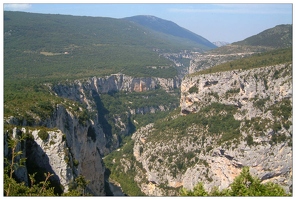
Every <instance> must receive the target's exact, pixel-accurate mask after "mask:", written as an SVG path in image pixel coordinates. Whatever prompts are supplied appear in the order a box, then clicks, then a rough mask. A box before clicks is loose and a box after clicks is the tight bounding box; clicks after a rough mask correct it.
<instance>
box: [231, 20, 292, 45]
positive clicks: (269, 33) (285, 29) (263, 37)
mask: <svg viewBox="0 0 296 200" xmlns="http://www.w3.org/2000/svg"><path fill="white" fill-rule="evenodd" d="M232 44H234V45H250V46H265V47H273V48H286V47H290V46H292V25H291V24H286V25H278V26H275V27H274V28H270V29H267V30H265V31H263V32H261V33H259V34H257V35H254V36H251V37H248V38H246V39H245V40H243V41H239V42H234V43H232Z"/></svg>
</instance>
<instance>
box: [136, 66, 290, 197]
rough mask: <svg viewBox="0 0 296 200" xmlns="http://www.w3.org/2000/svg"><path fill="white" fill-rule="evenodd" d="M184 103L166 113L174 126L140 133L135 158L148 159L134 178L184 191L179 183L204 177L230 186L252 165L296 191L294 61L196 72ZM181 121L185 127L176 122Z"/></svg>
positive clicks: (186, 82) (184, 87)
mask: <svg viewBox="0 0 296 200" xmlns="http://www.w3.org/2000/svg"><path fill="white" fill-rule="evenodd" d="M180 107H181V112H180V113H179V114H175V115H174V116H169V117H167V118H166V119H164V121H163V123H164V126H167V127H166V128H162V129H161V131H160V130H158V129H159V128H158V127H159V126H155V124H149V125H147V126H146V127H143V128H141V129H139V130H138V131H137V132H136V133H135V134H134V135H133V136H132V139H133V140H134V142H135V144H134V149H133V150H134V157H135V159H136V162H137V164H135V166H138V165H139V163H140V164H141V166H142V167H141V170H137V175H136V177H135V179H134V180H135V181H137V182H138V185H139V187H140V188H141V190H142V192H144V193H145V194H147V195H151V196H164V195H178V188H179V187H185V188H187V189H193V187H194V186H195V185H196V184H197V183H199V182H202V183H204V186H205V188H206V190H208V191H210V190H211V189H212V188H213V187H215V186H217V187H218V188H219V189H220V190H222V189H225V188H227V187H229V185H230V184H231V183H232V182H233V180H234V179H235V177H236V176H237V175H238V174H239V173H240V172H241V170H242V167H244V166H248V167H249V168H250V172H251V174H252V175H253V176H256V177H258V178H259V179H261V181H262V183H265V182H269V181H271V182H274V183H277V184H280V185H281V186H282V187H283V188H284V189H285V190H286V192H287V193H288V192H292V184H293V183H292V65H291V64H283V65H276V66H270V67H262V68H257V69H251V70H235V71H227V72H219V73H214V74H204V75H198V76H190V75H189V76H187V77H185V78H184V79H183V81H182V84H181V100H180ZM219 117H220V118H219ZM194 118H196V120H200V121H194ZM189 120H191V121H192V122H193V123H192V124H188V125H184V123H185V122H186V121H189ZM211 120H215V122H211ZM223 120H224V121H226V120H227V123H224V121H223ZM173 123H175V124H180V123H181V124H180V125H183V126H184V127H183V128H182V130H180V129H178V128H171V127H176V125H174V124H173ZM182 123H183V124H182ZM214 123H215V124H214ZM185 124H186V123H185ZM228 125H229V126H231V127H230V128H229V129H225V127H224V126H228ZM214 127H219V128H218V129H214ZM228 131H229V132H232V133H231V134H230V133H229V132H228Z"/></svg>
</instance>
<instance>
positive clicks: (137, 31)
mask: <svg viewBox="0 0 296 200" xmlns="http://www.w3.org/2000/svg"><path fill="white" fill-rule="evenodd" d="M176 38H177V37H175V36H171V37H168V36H167V35H165V34H163V33H156V32H155V31H153V30H151V29H147V28H144V27H142V26H140V25H138V24H135V23H133V22H130V21H127V20H123V19H113V18H104V17H85V16H83V17H82V16H69V15H53V14H36V13H25V12H11V11H5V12H4V75H5V79H6V80H7V79H11V80H15V79H21V80H27V79H40V78H41V79H43V80H45V79H47V80H53V79H59V80H60V79H63V80H64V79H77V78H83V77H90V76H103V75H110V74H112V73H118V72H121V73H123V74H127V75H131V76H138V77H139V76H142V77H145V76H150V77H151V76H157V77H164V78H168V77H175V76H176V75H177V71H176V69H175V65H174V63H173V62H172V61H169V60H168V59H166V58H164V57H162V56H159V53H160V52H165V53H170V52H180V51H181V50H186V49H187V50H190V49H195V48H197V49H208V48H207V47H204V46H202V45H198V44H192V42H191V43H190V44H188V43H186V42H184V41H183V40H181V39H179V40H176ZM151 66H155V67H153V68H152V67H151Z"/></svg>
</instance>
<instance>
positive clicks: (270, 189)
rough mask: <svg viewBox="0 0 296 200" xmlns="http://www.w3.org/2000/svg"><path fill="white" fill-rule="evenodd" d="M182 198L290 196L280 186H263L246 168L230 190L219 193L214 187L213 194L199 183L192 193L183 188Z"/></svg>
mask: <svg viewBox="0 0 296 200" xmlns="http://www.w3.org/2000/svg"><path fill="white" fill-rule="evenodd" d="M180 195H181V196H288V194H286V193H285V190H284V189H283V188H282V187H281V186H280V185H278V184H274V183H270V182H269V183H266V184H262V183H261V182H260V179H258V178H257V177H252V176H251V174H250V172H249V168H248V167H244V168H243V170H242V172H241V173H240V175H239V176H237V177H236V178H235V179H234V181H233V183H232V184H231V185H230V189H224V190H222V191H219V190H218V188H217V187H214V188H213V189H212V191H211V192H207V191H206V190H205V188H204V186H203V183H201V182H200V183H198V184H197V185H196V186H195V187H194V188H193V190H192V191H189V190H186V189H185V188H182V189H181V190H180Z"/></svg>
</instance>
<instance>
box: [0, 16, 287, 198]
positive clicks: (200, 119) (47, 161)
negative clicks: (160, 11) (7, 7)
mask: <svg viewBox="0 0 296 200" xmlns="http://www.w3.org/2000/svg"><path fill="white" fill-rule="evenodd" d="M4 16H5V17H4V18H5V20H4V70H3V71H4V119H3V124H4V134H3V135H4V136H3V137H4V157H5V160H6V162H5V167H6V168H7V167H9V166H11V165H12V164H11V163H13V162H11V161H9V160H10V158H11V156H12V155H13V154H14V151H15V150H17V151H19V152H21V153H20V154H18V155H17V156H16V157H17V159H16V161H20V159H26V163H25V164H24V167H21V168H18V169H16V170H15V171H14V177H15V179H16V180H17V181H16V182H12V183H13V184H14V186H15V187H14V188H21V186H20V185H18V184H20V183H21V182H23V183H24V185H26V186H27V187H28V188H27V189H23V191H22V193H21V189H20V190H17V189H16V190H15V191H14V193H13V191H12V193H13V194H14V195H15V196H18V194H20V195H24V196H27V195H28V194H31V193H32V190H31V189H32V188H33V187H32V185H31V183H30V178H31V176H32V174H33V173H36V176H35V179H36V180H37V182H38V183H42V181H43V180H44V178H43V174H44V173H47V172H49V173H51V174H52V176H51V177H50V178H49V182H50V187H53V190H52V191H51V190H50V189H48V192H49V195H51V196H52V195H68V196H84V195H85V194H87V195H90V196H106V195H115V196H121V195H127V196H180V191H181V189H182V188H185V189H188V190H192V189H193V188H194V186H195V185H197V184H198V183H200V182H201V183H203V184H204V186H205V189H206V190H207V191H211V190H212V189H213V188H214V187H218V189H219V190H223V189H227V188H229V187H230V185H231V183H232V182H233V181H234V180H235V177H237V176H238V175H239V174H240V173H241V172H242V169H243V167H249V168H250V172H251V174H252V175H253V176H256V177H258V178H259V179H260V181H261V182H262V183H266V182H272V183H275V184H278V185H280V186H281V187H282V188H283V190H284V191H285V193H286V194H287V195H291V194H292V186H293V182H292V136H293V133H292V96H293V95H292V68H293V63H292V35H291V31H292V29H291V27H292V26H291V25H281V26H277V27H275V28H273V29H270V30H266V31H264V32H262V33H260V34H258V35H257V37H255V36H252V37H250V38H247V39H245V40H244V41H241V42H237V43H233V44H227V45H225V46H222V47H219V48H218V47H217V46H215V45H214V44H212V43H211V42H209V41H208V40H207V39H205V38H203V37H201V36H199V35H197V34H194V33H192V32H190V31H187V30H186V29H184V28H182V27H179V26H178V25H177V24H175V23H173V22H169V21H166V20H162V19H160V18H157V17H153V16H134V17H131V18H123V19H112V18H102V17H78V16H68V15H49V14H35V13H25V12H4ZM26 19H30V20H31V21H30V23H27V22H26ZM151 20H152V21H153V22H154V26H150V25H151V23H150V22H151ZM41 24H42V25H41ZM31 26H32V27H37V26H39V27H40V26H41V28H39V29H38V30H37V29H32V28H30V27H31ZM77 27H78V28H77ZM161 27H167V29H162V28H161ZM116 33H120V34H116ZM271 33H273V34H271ZM49 36H50V37H49ZM69 36H71V37H69ZM275 38H277V39H278V38H280V40H281V41H282V43H281V44H283V45H282V46H281V45H280V44H279V43H275V45H274V46H273V45H272V43H271V42H266V41H271V40H274V39H275ZM23 137H24V138H25V139H22V138H23ZM11 141H19V143H18V144H16V146H14V148H13V147H11ZM9 163H10V164H9ZM8 171H9V170H8ZM8 174H9V173H7V174H6V175H5V180H7V181H12V179H13V178H12V177H9V176H8ZM13 180H14V179H13ZM12 183H10V184H12ZM7 187H10V185H9V186H8V183H7V184H6V185H5V189H6V190H7ZM30 187H31V189H30ZM48 188H49V187H48ZM121 190H122V191H121ZM26 192H27V193H26ZM30 192H31V193H30ZM50 192H52V193H50ZM6 194H7V193H6ZM7 196H8V195H7ZM42 196H47V193H44V194H43V195H42Z"/></svg>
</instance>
